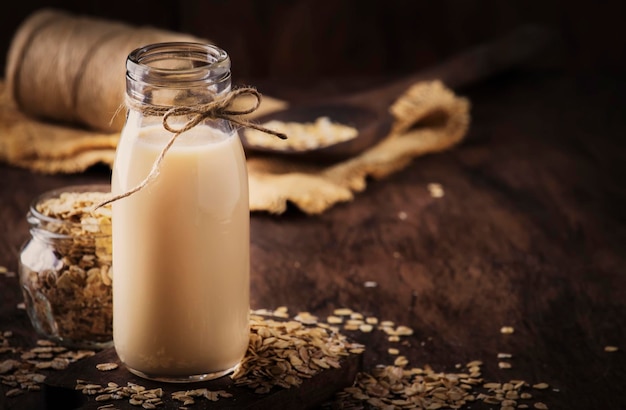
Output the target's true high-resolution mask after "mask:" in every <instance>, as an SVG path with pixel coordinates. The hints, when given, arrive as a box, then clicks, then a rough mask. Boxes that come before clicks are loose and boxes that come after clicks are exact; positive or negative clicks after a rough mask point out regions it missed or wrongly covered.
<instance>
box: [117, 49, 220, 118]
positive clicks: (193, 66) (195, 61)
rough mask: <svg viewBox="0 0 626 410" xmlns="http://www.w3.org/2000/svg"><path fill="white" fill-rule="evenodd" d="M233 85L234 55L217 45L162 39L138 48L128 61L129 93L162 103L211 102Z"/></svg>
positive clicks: (140, 99)
mask: <svg viewBox="0 0 626 410" xmlns="http://www.w3.org/2000/svg"><path fill="white" fill-rule="evenodd" d="M230 89H231V75H230V58H229V57H228V54H227V53H226V52H225V51H224V50H222V49H220V48H218V47H215V46H212V45H208V44H200V43H187V42H175V43H158V44H152V45H148V46H145V47H142V48H138V49H136V50H134V51H133V52H131V53H130V54H129V56H128V59H127V61H126V94H127V97H128V98H130V99H132V100H133V101H134V102H136V103H140V104H147V105H155V106H161V107H174V106H194V105H200V104H207V103H209V102H211V101H213V100H215V99H216V98H217V97H219V96H222V95H224V94H226V93H228V92H230Z"/></svg>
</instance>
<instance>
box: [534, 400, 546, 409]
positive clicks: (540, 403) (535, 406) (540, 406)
mask: <svg viewBox="0 0 626 410" xmlns="http://www.w3.org/2000/svg"><path fill="white" fill-rule="evenodd" d="M533 407H534V408H536V409H539V410H548V406H546V405H545V404H544V403H542V402H540V401H538V402H537V403H535V404H534V405H533Z"/></svg>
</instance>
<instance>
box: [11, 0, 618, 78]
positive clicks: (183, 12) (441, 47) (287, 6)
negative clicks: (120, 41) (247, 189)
mask: <svg viewBox="0 0 626 410" xmlns="http://www.w3.org/2000/svg"><path fill="white" fill-rule="evenodd" d="M11 3H12V4H11V5H10V6H8V7H6V6H5V7H3V9H2V11H1V12H0V58H1V60H0V63H1V64H2V67H4V63H5V61H6V53H7V51H8V48H9V44H10V42H11V39H12V37H13V35H14V33H15V31H16V30H17V28H18V25H19V24H20V23H21V22H22V21H23V19H24V18H26V17H27V16H28V15H29V14H30V13H32V12H33V11H35V10H37V9H39V8H42V7H54V8H58V9H62V10H66V11H68V12H73V13H77V14H86V15H91V16H99V17H103V18H106V19H114V20H118V21H124V22H128V23H131V24H135V25H151V26H155V27H160V28H166V29H171V30H176V31H182V32H187V33H191V34H194V35H197V36H201V37H204V38H208V39H210V40H211V41H213V42H215V43H216V44H218V45H219V46H221V47H222V48H224V49H226V50H227V51H228V52H229V54H230V55H231V58H232V61H233V74H234V75H235V77H236V78H240V79H248V78H249V79H267V78H275V77H280V78H285V79H286V80H287V79H294V78H295V79H301V80H302V79H304V80H307V79H311V78H322V77H325V78H337V77H339V78H342V77H348V76H352V77H354V76H376V75H381V74H384V75H395V74H403V73H407V72H410V71H413V70H417V69H420V68H423V67H426V66H428V65H431V64H433V63H434V62H437V61H439V60H442V59H444V58H445V57H446V56H449V55H451V54H453V53H455V52H458V51H460V50H463V49H466V48H468V47H470V46H471V45H473V44H476V43H479V42H482V41H486V40H488V39H491V38H494V37H497V36H500V35H503V34H504V33H506V32H508V31H509V30H510V29H512V28H514V27H516V26H518V25H521V24H525V23H539V24H542V25H546V26H549V27H552V28H554V29H556V30H557V31H558V32H559V33H560V35H561V36H562V39H563V42H564V50H565V54H566V55H565V59H564V62H565V68H566V69H567V70H572V71H576V72H589V71H594V72H595V71H598V72H607V71H608V72H613V73H619V72H623V70H624V69H625V68H626V58H625V53H626V29H625V17H626V2H624V1H620V0H607V1H602V2H582V1H578V2H576V1H574V2H572V1H564V0H525V1H518V0H515V1H509V0H506V1H502V0H482V1H481V0H437V1H433V0H431V1H426V0H414V1H409V0H407V1H401V0H385V1H377V0H373V1H360V0H346V1H326V0H322V1H310V0H293V1H288V0H229V1H227V0H186V1H173V0H170V1H164V0H150V1H145V0H125V1H123V0H65V1H32V0H31V1H15V2H11Z"/></svg>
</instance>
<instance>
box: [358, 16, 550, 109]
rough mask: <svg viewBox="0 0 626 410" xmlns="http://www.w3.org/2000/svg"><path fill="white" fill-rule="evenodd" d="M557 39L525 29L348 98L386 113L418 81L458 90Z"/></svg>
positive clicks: (525, 58)
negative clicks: (431, 82) (436, 81)
mask: <svg viewBox="0 0 626 410" xmlns="http://www.w3.org/2000/svg"><path fill="white" fill-rule="evenodd" d="M554 39H555V35H554V33H553V32H552V31H551V30H549V29H547V28H544V27H540V26H530V25H529V26H522V27H520V28H518V29H516V30H514V31H512V32H511V33H509V34H508V35H506V36H504V37H502V38H499V39H497V40H494V41H492V42H488V43H484V44H481V45H478V46H476V47H474V48H470V49H469V50H467V51H465V52H462V53H460V54H457V55H455V56H453V57H451V58H449V59H447V60H445V61H443V62H442V63H439V64H437V65H435V66H433V67H430V68H427V69H425V70H421V71H419V72H417V73H414V74H411V75H408V76H406V77H403V78H401V79H399V80H396V81H393V82H391V83H389V84H386V85H383V86H380V87H377V88H374V89H370V90H366V91H361V92H358V93H355V94H352V95H350V96H347V97H346V101H347V102H351V103H353V104H357V105H363V104H366V105H368V106H369V107H370V108H374V109H376V110H386V109H387V108H388V107H389V105H390V104H391V103H393V101H395V100H396V99H397V98H398V97H399V96H400V95H401V94H402V93H403V92H404V91H406V90H407V89H408V88H409V87H410V86H411V85H413V84H414V83H416V82H418V81H427V80H435V79H438V80H441V81H442V82H443V83H444V84H445V85H446V86H447V87H450V88H452V89H457V88H460V87H465V86H468V85H470V84H473V83H477V82H479V81H481V80H484V79H486V78H488V77H489V76H492V75H494V74H497V73H499V72H502V71H505V70H507V69H510V68H513V67H514V66H516V65H519V64H522V63H524V62H527V61H529V60H530V59H531V58H532V57H534V56H536V55H538V54H539V52H540V51H544V50H545V49H547V46H548V45H549V44H550V43H551V42H552V41H553V40H554Z"/></svg>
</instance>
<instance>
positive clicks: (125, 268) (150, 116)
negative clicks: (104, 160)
mask: <svg viewBox="0 0 626 410" xmlns="http://www.w3.org/2000/svg"><path fill="white" fill-rule="evenodd" d="M126 70H127V71H126V94H127V98H128V100H129V104H128V105H129V107H130V108H129V111H128V114H127V119H126V123H125V125H124V128H123V130H122V133H121V137H120V142H119V145H118V148H117V153H116V158H115V161H114V166H113V173H112V183H111V188H112V193H113V194H114V195H117V194H121V193H124V192H128V191H129V190H131V189H132V188H134V187H136V186H137V185H138V184H140V183H141V181H143V180H144V179H145V178H146V177H147V175H148V174H149V172H150V170H151V168H152V167H153V165H154V164H155V161H156V159H157V157H158V156H159V154H160V153H161V151H162V150H163V147H164V146H165V145H166V144H167V142H168V141H169V140H170V138H171V137H172V135H173V134H172V132H170V131H167V130H166V129H165V128H164V123H163V116H162V115H161V114H155V112H154V111H152V110H150V108H151V107H152V108H154V107H158V108H166V109H167V108H171V107H180V106H185V107H197V106H198V105H201V104H207V103H210V102H211V101H214V100H215V99H217V98H220V97H223V96H224V95H226V94H228V93H229V92H230V90H231V74H230V59H229V57H228V55H227V53H226V52H225V51H224V50H221V49H220V48H218V47H215V46H212V45H206V44H197V43H160V44H152V45H148V46H145V47H142V48H139V49H137V50H134V51H133V52H132V53H130V54H129V56H128V59H127V62H126ZM188 120H190V116H189V115H179V116H175V117H174V118H169V119H168V124H170V125H171V126H174V127H179V128H180V127H182V126H183V124H185V123H186V122H187V121H188ZM112 208H113V265H114V267H115V268H114V274H113V298H114V301H115V302H114V314H113V333H114V343H115V348H116V350H117V353H118V355H119V357H120V359H121V361H122V362H123V363H124V364H125V365H126V367H127V368H128V369H129V370H130V371H131V372H133V373H134V374H136V375H139V376H141V377H144V378H148V379H153V380H160V381H170V382H188V381H201V380H208V379H213V378H217V377H220V376H222V375H224V374H227V373H229V372H231V371H232V370H234V368H235V367H236V366H237V365H238V364H239V362H240V361H241V359H242V358H243V356H244V354H245V352H246V349H247V346H248V338H249V322H248V321H249V281H250V279H249V274H250V256H249V254H250V232H249V231H250V215H249V202H248V177H247V168H246V163H245V155H244V151H243V148H242V145H241V142H240V140H239V138H238V135H237V133H236V131H235V130H234V128H233V127H232V125H231V124H230V123H229V122H228V121H226V120H222V119H204V120H202V121H201V122H200V123H199V124H197V125H195V126H194V127H193V128H191V129H189V130H188V131H185V132H183V133H182V134H180V135H179V136H178V137H177V139H176V140H175V142H174V143H173V145H172V146H171V148H170V149H169V150H168V151H167V153H166V154H165V156H164V157H163V160H162V162H161V163H160V166H159V172H158V175H157V176H156V178H154V179H152V180H151V182H150V183H148V184H147V185H146V186H145V187H144V188H143V189H140V190H139V191H137V192H135V193H133V194H132V195H130V196H127V197H124V198H121V199H119V200H117V201H115V202H113V204H112Z"/></svg>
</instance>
